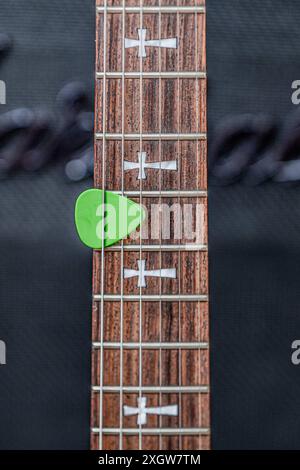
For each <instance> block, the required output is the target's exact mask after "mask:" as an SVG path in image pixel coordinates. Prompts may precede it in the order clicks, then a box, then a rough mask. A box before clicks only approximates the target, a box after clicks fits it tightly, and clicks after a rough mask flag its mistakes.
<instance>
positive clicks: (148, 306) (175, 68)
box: [91, 0, 210, 450]
mask: <svg viewBox="0 0 300 470" xmlns="http://www.w3.org/2000/svg"><path fill="white" fill-rule="evenodd" d="M96 5H97V6H100V7H101V6H117V7H122V6H123V0H107V1H106V2H104V0H96ZM143 5H144V6H172V7H176V6H189V7H194V6H204V5H205V1H204V0H178V1H177V0H143ZM125 6H136V7H140V0H126V1H125ZM105 18H106V24H104V22H105ZM140 21H141V17H140V14H139V13H132V12H126V14H125V20H124V24H125V30H124V31H123V13H122V12H114V13H110V12H108V13H106V15H105V14H104V12H103V11H102V10H101V11H98V13H97V20H96V72H98V73H99V74H98V78H97V79H96V84H95V110H96V116H95V132H96V134H98V135H100V136H101V135H103V134H104V135H105V134H106V133H108V134H112V135H113V134H120V136H121V137H120V138H106V137H105V138H98V139H96V140H95V174H94V181H95V187H98V188H103V189H106V190H113V191H122V190H124V191H138V192H139V193H140V195H139V197H138V198H132V199H133V200H135V201H136V202H138V203H141V204H143V205H144V207H145V208H146V209H147V214H148V217H147V219H146V221H145V222H144V223H143V225H142V227H140V228H139V229H138V230H137V231H136V232H135V233H134V234H133V235H132V237H130V238H128V239H126V240H124V242H123V244H121V243H119V244H118V245H117V246H116V247H115V249H114V250H109V249H108V250H105V252H104V260H103V266H104V270H103V272H102V269H101V267H102V253H101V251H94V256H93V294H94V295H96V296H99V297H98V298H101V296H102V298H104V297H103V296H104V295H113V296H120V298H115V299H114V300H109V301H108V300H103V301H102V302H101V301H99V300H97V301H96V300H94V302H93V311H92V325H93V328H92V341H93V343H95V345H94V347H93V351H92V386H93V387H92V397H91V427H92V432H91V448H92V449H99V448H103V449H107V450H117V449H121V448H122V449H128V450H130V449H139V448H142V449H145V450H157V449H161V450H181V449H185V450H194V449H209V448H210V405H209V398H210V393H209V349H208V347H206V346H205V345H207V344H208V343H209V312H208V302H207V300H206V296H207V295H208V253H207V241H208V240H207V198H206V196H205V195H203V196H192V197H181V196H177V197H174V195H172V196H170V197H162V196H159V195H158V196H157V197H147V196H145V195H144V194H143V192H144V191H157V192H160V191H176V192H178V191H179V192H180V191H204V192H205V191H206V190H207V177H206V173H207V171H206V166H207V164H206V160H207V159H206V154H207V149H206V139H205V138H202V137H201V138H200V137H199V138H195V139H191V138H188V139H181V140H179V139H177V138H176V137H174V138H170V139H161V138H157V139H156V140H154V139H149V138H148V139H147V136H146V137H144V138H143V139H141V138H139V135H140V134H141V133H142V134H146V135H147V134H158V135H159V136H160V135H163V134H165V133H166V134H172V135H174V136H175V135H176V134H179V133H181V134H187V135H188V134H200V133H204V134H205V133H206V78H194V77H193V76H191V77H188V78H187V77H184V76H181V77H172V78H170V77H168V78H160V77H155V78H153V77H152V78H147V77H143V75H142V74H143V73H144V72H146V73H147V72H176V73H181V72H182V73H185V72H205V71H206V55H205V13H203V12H201V13H200V12H197V13H190V12H189V13H187V12H185V13H175V12H171V13H170V12H168V13H166V12H164V13H161V14H160V15H159V14H158V13H153V12H151V13H144V14H143V24H142V27H143V28H145V29H146V30H147V33H146V39H147V40H148V39H158V38H159V37H161V38H171V37H176V38H177V40H178V46H177V48H176V49H168V48H165V49H163V48H161V49H159V48H158V47H146V57H145V58H143V59H142V70H141V69H140V67H141V60H140V58H139V57H138V49H137V48H136V47H134V48H129V49H125V50H124V55H123V52H122V51H123V44H124V37H126V38H132V39H137V37H138V36H137V29H138V28H140V27H141V23H140ZM104 31H105V32H106V33H105V34H104ZM105 35H106V44H105V43H104V37H105ZM105 51H106V52H105ZM123 58H124V62H123ZM103 72H105V73H107V72H114V73H116V74H119V75H117V76H115V77H111V76H110V77H108V76H106V75H105V74H104V75H103ZM122 72H124V73H125V75H124V78H122ZM127 72H138V73H139V72H141V73H142V74H141V76H140V77H128V76H126V73H127ZM101 73H102V75H101ZM141 77H142V78H141ZM104 90H105V93H104ZM104 117H105V119H104ZM125 134H137V135H138V137H136V138H132V139H128V138H126V140H125V139H122V136H123V135H125ZM141 151H143V152H145V153H146V161H147V163H153V162H167V161H176V170H175V171H167V170H162V169H161V168H156V169H153V168H151V169H149V168H147V169H146V178H145V179H139V178H138V174H139V171H138V169H131V170H126V171H125V170H124V167H123V165H124V160H126V161H128V162H133V163H136V162H137V161H138V155H139V152H141ZM153 207H154V210H153ZM199 207H201V211H200V212H201V217H200V219H198V218H197V217H198V215H197V214H198V212H197V211H198V209H199ZM178 220H179V225H178V224H176V221H178ZM188 220H192V229H188V230H185V229H184V227H186V222H187V221H188ZM199 220H200V225H199V223H198V224H197V221H198V222H199ZM165 226H167V227H168V230H166V231H164V229H163V228H164V227H165ZM178 226H179V227H180V230H178ZM194 229H195V230H194ZM193 232H195V233H193ZM193 243H197V246H198V245H199V246H200V245H201V246H202V247H201V248H199V249H182V250H178V249H177V248H176V247H174V245H176V246H177V245H188V244H193ZM134 245H135V246H136V245H138V246H139V245H142V246H143V248H139V249H137V248H134ZM147 245H151V246H153V245H154V249H153V248H152V249H151V250H149V246H148V249H147ZM161 245H167V246H169V247H170V248H171V247H172V246H173V249H168V250H164V249H162V248H161ZM122 246H124V248H126V249H121V247H122ZM156 247H157V249H156ZM141 259H142V260H144V261H145V263H146V264H145V266H146V270H156V269H165V268H175V269H176V277H175V278H174V279H170V278H163V277H150V276H147V277H146V278H145V279H146V287H142V288H139V287H138V277H131V278H128V279H125V278H124V272H123V271H122V267H123V269H124V268H125V269H126V268H127V269H135V270H137V268H138V261H139V260H141ZM102 278H103V279H102ZM102 280H103V283H102ZM102 286H103V290H102ZM123 295H126V296H128V295H129V296H130V295H137V296H139V295H153V296H156V300H154V301H152V300H151V301H150V300H141V301H140V300H125V299H123V297H122V296H123ZM160 295H174V296H175V297H174V298H173V299H172V300H167V301H165V300H159V299H160ZM181 295H199V296H203V300H202V301H198V300H193V301H192V300H187V301H183V300H182V299H180V296H181ZM140 342H142V343H143V344H146V345H147V347H145V348H144V349H143V348H140V347H136V346H130V347H129V345H130V344H132V343H137V344H140ZM110 343H114V345H112V344H110ZM119 343H120V346H119ZM151 343H152V344H151ZM157 343H164V344H168V347H162V346H161V347H155V346H153V344H157ZM169 343H175V345H173V344H169ZM181 343H193V344H196V343H201V344H203V345H204V346H203V347H201V348H200V347H198V346H195V347H192V346H191V347H179V346H178V345H179V344H181ZM101 358H102V359H101ZM101 361H102V363H103V367H102V370H101ZM140 372H141V374H140ZM101 384H102V388H101V387H100V386H101ZM124 387H125V388H126V387H127V388H126V390H124V389H123V388H124ZM128 387H129V389H128ZM141 387H144V390H143V392H142V396H143V397H146V399H147V407H158V406H165V405H174V404H177V405H178V415H177V416H157V415H155V414H151V415H147V423H146V425H144V426H143V427H144V428H145V430H144V432H143V434H142V435H140V436H139V426H138V425H137V416H136V415H134V416H124V415H123V412H122V408H123V405H127V406H133V407H136V406H137V400H138V397H139V396H140V395H139V389H140V388H141ZM149 387H150V389H151V388H152V390H151V391H149ZM153 387H156V388H155V389H153ZM182 387H185V389H182ZM160 388H161V390H160ZM101 410H102V411H101ZM100 412H101V420H100ZM100 421H102V429H101V430H100V433H99V432H98V431H97V430H99V429H98V428H99V425H100ZM162 428H166V429H173V430H174V432H173V433H171V434H170V435H169V434H164V433H160V434H154V435H152V434H151V433H147V429H148V430H150V431H151V430H154V431H156V430H158V431H159V430H160V429H162ZM199 428H201V429H203V430H204V432H197V431H194V432H193V429H195V430H197V429H199ZM103 429H104V430H105V429H109V432H106V431H103ZM120 429H121V430H122V432H120ZM124 429H125V430H126V429H129V430H131V431H136V432H133V433H130V434H128V433H126V432H123V430H124ZM187 429H188V430H189V432H183V433H182V432H181V433H179V432H177V430H178V431H185V430H187ZM93 430H94V431H93ZM100 434H101V437H100Z"/></svg>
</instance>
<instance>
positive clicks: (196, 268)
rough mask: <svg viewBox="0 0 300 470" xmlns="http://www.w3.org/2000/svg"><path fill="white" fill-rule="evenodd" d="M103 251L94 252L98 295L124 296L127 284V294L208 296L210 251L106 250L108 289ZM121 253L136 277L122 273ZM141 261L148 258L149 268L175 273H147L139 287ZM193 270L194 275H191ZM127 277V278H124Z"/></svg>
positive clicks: (126, 267)
mask: <svg viewBox="0 0 300 470" xmlns="http://www.w3.org/2000/svg"><path fill="white" fill-rule="evenodd" d="M101 256H102V253H101V252H95V254H94V272H97V273H98V274H97V276H96V277H95V279H94V291H93V292H94V294H101V295H102V294H104V295H105V294H108V295H121V284H123V292H122V294H123V295H124V296H126V295H137V296H139V295H143V294H146V295H156V296H159V295H160V294H162V295H163V294H166V295H189V294H191V295H206V294H207V292H208V279H207V269H208V265H207V263H208V259H207V252H205V251H203V252H198V251H190V252H185V251H184V252H170V251H167V252H159V251H158V252H147V251H144V252H143V253H142V258H141V257H140V253H138V252H129V251H125V252H124V253H120V252H116V251H106V252H105V255H104V291H103V292H102V289H101V286H102V283H101ZM121 256H122V257H123V265H124V269H132V270H135V271H136V276H133V277H130V278H124V271H123V273H122V272H121V268H120V266H121ZM139 261H145V266H146V270H147V272H148V271H157V270H159V269H173V270H175V276H176V277H173V278H170V277H168V276H162V277H158V276H151V275H150V274H149V275H148V274H147V273H146V276H145V282H146V286H145V287H140V286H139V274H138V269H139V264H138V262H139ZM191 273H193V275H191ZM122 278H123V279H122Z"/></svg>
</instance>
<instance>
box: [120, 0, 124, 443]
mask: <svg viewBox="0 0 300 470" xmlns="http://www.w3.org/2000/svg"><path fill="white" fill-rule="evenodd" d="M125 1H126V0H122V7H123V8H122V33H123V37H122V142H121V146H122V149H121V153H122V163H121V193H122V196H124V152H125V139H124V135H125V43H124V42H125ZM120 255H121V267H120V268H121V299H120V408H119V410H120V411H119V413H120V436H119V448H120V450H122V449H123V401H124V397H123V381H124V379H123V353H124V352H123V334H124V333H123V332H124V300H123V294H124V280H123V276H124V274H123V273H124V240H123V238H122V240H121V254H120Z"/></svg>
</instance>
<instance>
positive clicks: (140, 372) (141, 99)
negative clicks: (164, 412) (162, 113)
mask: <svg viewBox="0 0 300 470" xmlns="http://www.w3.org/2000/svg"><path fill="white" fill-rule="evenodd" d="M142 28H143V0H140V29H142ZM140 56H141V57H140V72H141V75H140V139H139V140H140V152H142V151H143V140H142V134H143V76H142V73H143V57H142V54H140ZM140 162H141V164H140V171H141V170H142V159H141V160H140ZM142 181H143V180H142V178H141V179H140V197H139V201H140V205H142V191H143V187H142ZM141 224H142V216H140V227H141ZM139 238H140V259H142V230H141V229H140V236H139ZM139 291H140V292H139V293H140V299H139V342H140V347H139V398H140V399H141V398H142V380H143V376H142V373H143V364H142V360H143V352H142V346H141V344H142V340H143V337H142V332H143V326H142V317H143V315H142V287H141V286H140V287H139ZM142 446H143V436H142V425H141V424H139V450H142Z"/></svg>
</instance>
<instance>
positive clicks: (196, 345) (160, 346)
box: [92, 342, 208, 349]
mask: <svg viewBox="0 0 300 470" xmlns="http://www.w3.org/2000/svg"><path fill="white" fill-rule="evenodd" d="M101 345H103V347H105V348H110V349H119V348H120V346H121V343H107V342H104V343H97V342H95V343H92V346H93V347H94V348H96V349H97V348H100V347H101ZM122 346H123V348H124V349H136V348H139V347H140V348H142V349H207V348H208V343H184V342H180V343H176V342H175V343H174V342H169V343H164V342H160V343H125V342H122Z"/></svg>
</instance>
